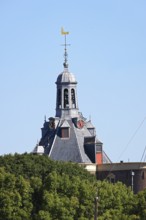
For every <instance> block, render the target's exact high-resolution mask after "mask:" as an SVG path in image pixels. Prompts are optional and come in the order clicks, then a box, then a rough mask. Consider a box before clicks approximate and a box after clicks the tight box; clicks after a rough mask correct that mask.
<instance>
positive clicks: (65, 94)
mask: <svg viewBox="0 0 146 220" xmlns="http://www.w3.org/2000/svg"><path fill="white" fill-rule="evenodd" d="M68 107H69V101H68V89H65V90H64V108H68Z"/></svg>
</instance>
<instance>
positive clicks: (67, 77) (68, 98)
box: [56, 29, 79, 118]
mask: <svg viewBox="0 0 146 220" xmlns="http://www.w3.org/2000/svg"><path fill="white" fill-rule="evenodd" d="M61 33H62V35H64V37H65V43H64V44H63V46H64V63H63V66H64V70H63V72H62V73H61V74H60V75H59V76H58V77H57V81H56V85H57V94H56V117H59V118H76V117H78V116H79V113H78V102H77V88H76V85H77V81H76V79H75V76H74V75H73V74H72V73H70V72H69V70H68V63H67V57H68V54H67V46H68V45H69V44H67V43H66V35H68V34H69V32H64V30H63V29H62V30H61Z"/></svg>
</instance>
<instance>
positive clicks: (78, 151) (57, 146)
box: [49, 119, 91, 163]
mask: <svg viewBox="0 0 146 220" xmlns="http://www.w3.org/2000/svg"><path fill="white" fill-rule="evenodd" d="M63 123H65V124H67V123H68V124H69V126H70V137H69V138H61V137H60V135H59V129H60V125H61V124H62V121H61V120H60V124H59V126H58V128H57V131H56V134H55V137H54V142H53V144H52V146H51V150H50V152H49V157H51V158H52V159H53V160H62V161H73V162H77V163H91V160H90V159H89V158H88V156H87V155H86V153H85V150H84V136H89V135H90V133H89V132H88V131H87V128H83V129H78V128H76V127H75V125H74V123H73V122H72V120H71V119H70V120H65V121H64V122H63Z"/></svg>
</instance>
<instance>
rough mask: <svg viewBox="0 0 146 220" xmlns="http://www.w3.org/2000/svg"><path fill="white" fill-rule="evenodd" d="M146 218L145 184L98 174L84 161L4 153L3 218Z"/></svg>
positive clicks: (0, 161)
mask: <svg viewBox="0 0 146 220" xmlns="http://www.w3.org/2000/svg"><path fill="white" fill-rule="evenodd" d="M97 195H98V198H99V201H98V219H99V220H110V219H111V220H136V219H137V220H138V219H139V220H144V219H146V190H145V191H143V192H140V193H139V194H137V195H134V194H133V192H132V191H131V189H130V188H127V187H126V186H125V185H123V184H122V183H116V184H111V183H108V182H105V181H103V182H101V181H97V180H96V179H95V176H93V175H91V174H90V173H89V172H88V171H86V170H85V169H84V168H83V167H81V166H80V165H78V164H74V163H71V162H58V161H52V160H51V159H49V158H48V157H47V156H38V155H32V154H23V155H19V154H15V155H5V156H0V220H93V219H94V211H95V197H96V196H97Z"/></svg>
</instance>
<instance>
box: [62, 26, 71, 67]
mask: <svg viewBox="0 0 146 220" xmlns="http://www.w3.org/2000/svg"><path fill="white" fill-rule="evenodd" d="M61 34H62V35H64V37H65V38H64V40H65V42H64V44H63V45H62V46H64V63H63V65H64V67H65V68H68V63H67V57H68V54H67V48H66V47H67V46H70V44H67V43H66V35H68V34H69V32H68V31H64V28H63V27H62V28H61Z"/></svg>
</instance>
